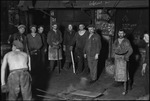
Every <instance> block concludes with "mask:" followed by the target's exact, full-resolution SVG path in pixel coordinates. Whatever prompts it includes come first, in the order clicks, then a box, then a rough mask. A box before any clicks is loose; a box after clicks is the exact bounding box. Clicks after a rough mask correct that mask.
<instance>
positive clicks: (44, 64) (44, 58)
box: [38, 26, 47, 67]
mask: <svg viewBox="0 0 150 101" xmlns="http://www.w3.org/2000/svg"><path fill="white" fill-rule="evenodd" d="M43 31H44V26H39V27H38V33H39V34H40V35H41V38H42V43H43V45H42V48H41V60H42V66H43V67H44V66H46V63H47V62H46V53H47V41H46V40H47V39H46V35H45V33H43Z"/></svg>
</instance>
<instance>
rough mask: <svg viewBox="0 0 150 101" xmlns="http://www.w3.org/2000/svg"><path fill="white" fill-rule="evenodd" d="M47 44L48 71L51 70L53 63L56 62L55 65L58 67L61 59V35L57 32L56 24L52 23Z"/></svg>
mask: <svg viewBox="0 0 150 101" xmlns="http://www.w3.org/2000/svg"><path fill="white" fill-rule="evenodd" d="M47 43H48V45H49V47H48V60H50V70H53V69H54V64H55V61H56V60H58V62H57V63H58V65H59V66H60V63H61V62H60V61H61V59H62V50H61V43H62V33H61V32H60V31H59V30H58V26H57V23H53V25H52V29H51V30H50V31H49V32H48V35H47ZM59 69H60V67H59Z"/></svg>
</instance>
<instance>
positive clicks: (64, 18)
mask: <svg viewBox="0 0 150 101" xmlns="http://www.w3.org/2000/svg"><path fill="white" fill-rule="evenodd" d="M91 20H92V19H91V18H90V16H89V15H88V14H87V13H85V12H84V11H83V10H81V9H59V10H56V21H57V22H58V23H59V25H60V27H61V28H60V29H61V30H62V32H63V31H64V29H65V28H66V27H67V25H68V24H69V23H72V24H73V25H74V29H75V30H78V25H79V24H80V23H83V24H84V25H85V26H87V25H88V24H90V23H91Z"/></svg>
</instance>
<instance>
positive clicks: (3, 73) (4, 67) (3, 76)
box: [1, 54, 8, 85]
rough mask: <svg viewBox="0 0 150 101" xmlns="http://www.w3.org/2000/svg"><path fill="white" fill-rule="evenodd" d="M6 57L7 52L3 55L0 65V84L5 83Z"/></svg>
mask: <svg viewBox="0 0 150 101" xmlns="http://www.w3.org/2000/svg"><path fill="white" fill-rule="evenodd" d="M7 57H8V54H6V55H5V56H4V58H3V63H2V67H1V85H5V74H6V67H7V63H8V61H7Z"/></svg>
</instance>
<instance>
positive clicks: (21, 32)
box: [8, 25, 28, 53]
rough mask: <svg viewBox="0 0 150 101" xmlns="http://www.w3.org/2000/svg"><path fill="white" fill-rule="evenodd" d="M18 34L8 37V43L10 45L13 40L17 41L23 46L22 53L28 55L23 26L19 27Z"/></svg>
mask: <svg viewBox="0 0 150 101" xmlns="http://www.w3.org/2000/svg"><path fill="white" fill-rule="evenodd" d="M17 28H18V32H17V33H14V34H13V35H10V36H9V39H8V43H9V44H12V43H13V41H14V40H19V41H20V42H22V43H23V45H24V50H23V51H24V52H26V53H28V47H27V39H26V35H25V34H24V33H25V28H26V27H25V25H19V26H18V27H17Z"/></svg>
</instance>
